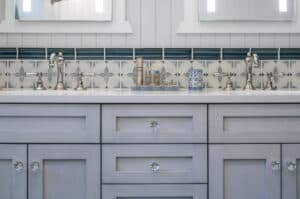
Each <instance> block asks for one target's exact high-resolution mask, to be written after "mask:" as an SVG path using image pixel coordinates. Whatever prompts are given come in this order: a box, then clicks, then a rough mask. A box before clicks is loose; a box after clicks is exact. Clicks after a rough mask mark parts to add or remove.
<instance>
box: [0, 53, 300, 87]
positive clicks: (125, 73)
mask: <svg viewBox="0 0 300 199" xmlns="http://www.w3.org/2000/svg"><path fill="white" fill-rule="evenodd" d="M249 50H250V49H249V48H223V49H221V48H165V49H164V48H136V49H135V48H77V49H74V48H47V49H46V48H0V86H1V87H3V88H16V89H18V88H25V89H26V88H33V87H34V84H35V82H36V78H37V77H34V76H27V75H26V73H29V72H30V73H32V72H42V73H43V74H44V76H43V80H44V82H45V85H46V86H47V88H49V89H52V88H53V87H54V86H55V81H56V68H49V66H48V61H47V60H46V57H49V55H50V54H51V53H52V52H58V51H61V52H63V53H64V56H65V58H66V62H65V70H64V71H65V83H66V85H67V87H68V88H69V89H72V88H75V87H76V85H77V74H78V72H89V73H94V74H95V76H93V77H84V84H85V86H86V87H88V88H102V89H111V88H130V87H131V86H133V85H134V74H135V61H134V59H135V58H136V57H140V56H141V57H144V59H145V65H146V66H152V67H155V68H156V69H159V70H160V71H161V73H162V80H163V81H167V82H170V81H173V82H176V83H177V84H178V85H179V86H180V87H181V88H187V86H188V73H189V70H190V69H191V68H199V69H202V70H203V72H204V78H203V85H204V86H205V87H206V88H221V87H222V86H224V84H225V81H226V77H220V76H218V75H216V74H225V73H233V78H232V79H233V82H234V85H235V87H236V88H242V86H243V85H244V84H245V79H246V77H245V75H246V73H245V63H244V61H243V59H244V58H245V56H246V53H247V52H248V51H249ZM251 51H253V52H256V53H258V55H259V57H260V60H261V61H260V62H261V64H260V67H258V68H254V69H253V73H254V82H255V83H256V85H255V86H256V87H257V88H263V86H264V84H265V82H266V73H267V72H271V73H273V76H274V77H273V79H274V83H275V85H276V86H277V87H278V88H279V89H288V88H295V89H297V88H299V89H300V49H298V48H294V49H292V48H284V49H277V48H254V49H251Z"/></svg>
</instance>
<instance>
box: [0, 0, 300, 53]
mask: <svg viewBox="0 0 300 199" xmlns="http://www.w3.org/2000/svg"><path fill="white" fill-rule="evenodd" d="M115 1H116V2H117V1H118V0H115ZM182 17H183V0H127V18H128V20H129V21H130V23H131V24H132V27H133V31H134V34H5V33H4V34H0V47H223V48H226V47H238V48H240V47H281V48H283V47H300V34H276V33H273V34H188V35H177V34H176V30H177V27H178V24H179V22H180V21H181V19H182Z"/></svg>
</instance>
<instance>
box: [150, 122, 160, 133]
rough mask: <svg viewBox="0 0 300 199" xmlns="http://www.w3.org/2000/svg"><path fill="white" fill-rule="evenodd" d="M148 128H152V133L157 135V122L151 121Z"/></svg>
mask: <svg viewBox="0 0 300 199" xmlns="http://www.w3.org/2000/svg"><path fill="white" fill-rule="evenodd" d="M150 127H151V128H152V132H153V133H159V123H158V121H151V122H150Z"/></svg>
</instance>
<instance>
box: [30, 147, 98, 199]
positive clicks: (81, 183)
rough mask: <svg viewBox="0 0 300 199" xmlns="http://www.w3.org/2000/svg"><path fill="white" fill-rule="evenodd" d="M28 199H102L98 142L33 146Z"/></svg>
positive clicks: (31, 148)
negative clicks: (96, 143) (95, 143)
mask: <svg viewBox="0 0 300 199" xmlns="http://www.w3.org/2000/svg"><path fill="white" fill-rule="evenodd" d="M28 165H29V166H28V167H29V171H28V178H29V180H28V182H29V184H28V188H29V190H28V192H29V199H83V198H84V199H99V198H100V146H99V145H30V146H29V158H28Z"/></svg>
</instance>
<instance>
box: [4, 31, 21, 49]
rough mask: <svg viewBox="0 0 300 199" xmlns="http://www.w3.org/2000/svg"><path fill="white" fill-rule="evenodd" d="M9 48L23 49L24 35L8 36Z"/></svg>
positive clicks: (12, 34)
mask: <svg viewBox="0 0 300 199" xmlns="http://www.w3.org/2000/svg"><path fill="white" fill-rule="evenodd" d="M7 46H8V47H21V46H22V34H21V33H10V34H8V35H7Z"/></svg>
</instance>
